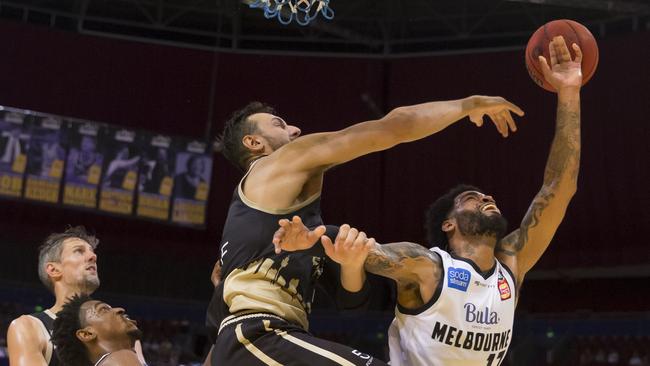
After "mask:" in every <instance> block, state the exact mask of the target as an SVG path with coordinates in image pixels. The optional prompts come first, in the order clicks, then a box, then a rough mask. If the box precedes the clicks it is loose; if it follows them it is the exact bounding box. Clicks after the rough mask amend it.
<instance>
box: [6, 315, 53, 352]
mask: <svg viewBox="0 0 650 366" xmlns="http://www.w3.org/2000/svg"><path fill="white" fill-rule="evenodd" d="M42 327H43V325H42V324H40V320H38V319H36V318H34V317H33V316H30V315H22V316H20V317H18V318H16V319H14V320H13V321H12V322H11V324H9V328H8V329H7V343H8V345H9V346H10V347H9V348H10V352H11V351H19V352H24V351H28V352H32V351H36V350H37V349H38V350H41V351H42V350H43V349H44V348H45V344H46V342H47V339H46V338H45V333H44V331H43V330H42V329H41V328H42ZM12 346H13V347H12ZM14 347H18V348H17V349H16V348H14Z"/></svg>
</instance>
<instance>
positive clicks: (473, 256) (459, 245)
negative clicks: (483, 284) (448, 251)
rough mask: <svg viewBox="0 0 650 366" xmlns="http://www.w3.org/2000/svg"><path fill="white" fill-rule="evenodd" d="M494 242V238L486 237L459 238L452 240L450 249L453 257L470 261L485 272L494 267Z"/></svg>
mask: <svg viewBox="0 0 650 366" xmlns="http://www.w3.org/2000/svg"><path fill="white" fill-rule="evenodd" d="M495 241H496V239H495V238H494V237H487V236H459V237H456V238H454V240H453V244H452V245H451V248H454V249H453V252H454V254H455V255H457V256H459V257H462V258H466V259H469V260H471V261H472V262H474V263H476V265H477V266H478V267H479V269H480V270H481V271H482V272H486V271H489V270H490V269H492V267H494V261H495V259H494V245H495ZM450 244H451V243H450Z"/></svg>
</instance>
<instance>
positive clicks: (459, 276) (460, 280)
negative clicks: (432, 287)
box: [447, 267, 472, 291]
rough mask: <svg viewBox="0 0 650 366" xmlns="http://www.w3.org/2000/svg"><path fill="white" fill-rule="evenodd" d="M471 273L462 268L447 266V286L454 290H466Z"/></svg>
mask: <svg viewBox="0 0 650 366" xmlns="http://www.w3.org/2000/svg"><path fill="white" fill-rule="evenodd" d="M470 278H472V274H471V273H469V271H468V270H466V269H462V268H454V267H449V268H448V269H447V286H449V287H450V288H455V289H456V290H461V291H467V287H468V286H469V280H470Z"/></svg>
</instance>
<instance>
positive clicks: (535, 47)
mask: <svg viewBox="0 0 650 366" xmlns="http://www.w3.org/2000/svg"><path fill="white" fill-rule="evenodd" d="M557 36H563V37H564V41H565V42H566V44H567V47H568V48H569V52H571V57H575V52H574V51H573V48H572V47H571V45H572V44H573V43H576V44H577V45H578V46H579V47H580V49H581V50H582V85H585V84H586V83H587V81H589V79H591V77H592V76H593V75H594V71H596V66H598V45H597V44H596V39H595V38H594V36H593V35H592V34H591V32H590V31H589V29H587V27H585V26H584V25H582V24H580V23H578V22H574V21H573V20H568V19H560V20H553V21H551V22H548V23H546V24H544V25H543V26H541V27H539V29H537V30H536V31H535V33H533V35H532V36H531V37H530V39H529V40H528V45H527V46H526V69H528V74H529V75H530V77H531V78H532V79H533V81H535V83H537V85H539V86H541V87H542V88H544V89H546V90H548V91H551V92H555V91H556V90H555V88H553V87H552V86H551V85H550V84H549V83H547V82H546V80H544V74H543V73H542V67H541V65H540V64H539V59H538V56H539V55H542V56H544V57H546V60H547V62H548V63H549V66H550V64H551V58H550V56H549V52H548V44H549V43H550V42H551V40H553V37H557Z"/></svg>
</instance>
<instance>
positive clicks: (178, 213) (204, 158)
mask: <svg viewBox="0 0 650 366" xmlns="http://www.w3.org/2000/svg"><path fill="white" fill-rule="evenodd" d="M179 147H180V148H179V149H178V151H177V154H176V164H175V175H174V189H173V208H172V222H176V223H179V224H188V225H204V224H205V208H206V202H207V200H208V193H209V192H208V191H209V187H210V176H211V174H212V155H211V154H210V153H209V150H207V146H206V144H204V143H202V142H198V141H193V142H189V143H181V144H180V146H179Z"/></svg>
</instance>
